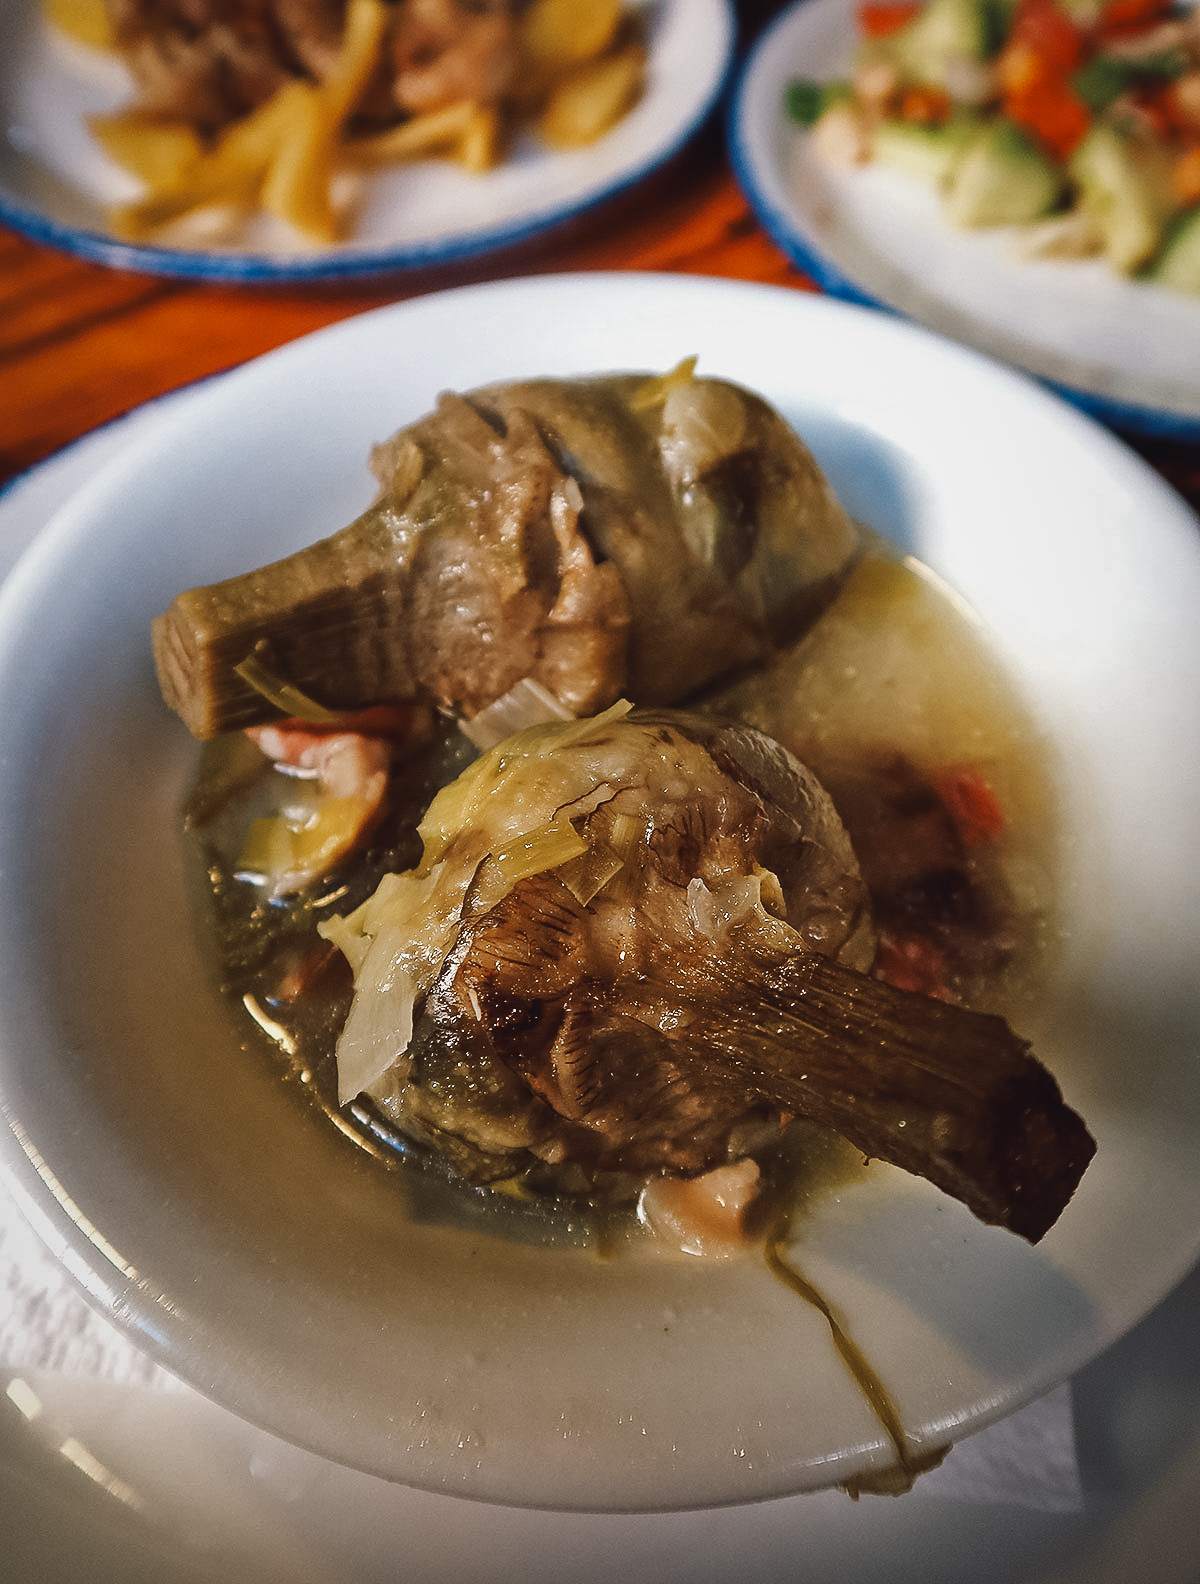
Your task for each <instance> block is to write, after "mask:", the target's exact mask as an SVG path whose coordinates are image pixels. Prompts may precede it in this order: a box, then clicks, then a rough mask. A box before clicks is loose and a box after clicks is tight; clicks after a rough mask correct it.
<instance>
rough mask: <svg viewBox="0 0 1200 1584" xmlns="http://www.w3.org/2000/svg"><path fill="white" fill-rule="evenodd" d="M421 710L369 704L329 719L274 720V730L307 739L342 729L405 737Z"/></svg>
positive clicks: (367, 734)
mask: <svg viewBox="0 0 1200 1584" xmlns="http://www.w3.org/2000/svg"><path fill="white" fill-rule="evenodd" d="M423 713H424V712H423V711H421V708H420V706H419V705H415V704H372V705H371V706H370V707H369V708H368V709H363V710H352V711H351V712H350V713H349V714H347V715H339V716H337V718H336V719H334V720H331V721H309V720H301V719H300V718H299V717H298V716H292V717H290V718H289V719H287V720H279V721H275V722H273V725H274V726H275V727H276V729H277V730H280V731H287V732H295V733H296V734H297V735H298V736H304V737H310V738H318V737H338V736H341V735H342V734H343V733H344V732H354V733H356V734H357V735H358V736H360V737H397V738H404V737H408V736H409V735H410V734H411V733H412V731H413V729H414V727H415V726H418V725H420V724H421V716H422V715H423Z"/></svg>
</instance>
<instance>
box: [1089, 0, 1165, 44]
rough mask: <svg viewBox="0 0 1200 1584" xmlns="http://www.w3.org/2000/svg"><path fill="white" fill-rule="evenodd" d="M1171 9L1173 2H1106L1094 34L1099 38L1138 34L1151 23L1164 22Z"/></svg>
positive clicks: (1140, 0) (1119, 0)
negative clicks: (1121, 34)
mask: <svg viewBox="0 0 1200 1584" xmlns="http://www.w3.org/2000/svg"><path fill="white" fill-rule="evenodd" d="M1173 9H1174V0H1108V4H1107V5H1106V6H1105V7H1104V10H1103V11H1102V12H1101V13H1100V20H1099V22H1098V23H1097V24H1096V32H1097V34H1098V35H1100V36H1101V37H1105V36H1108V37H1111V36H1112V35H1113V34H1114V33H1115V34H1120V33H1133V32H1138V31H1140V30H1141V29H1142V28H1146V27H1149V26H1150V24H1151V23H1152V22H1160V21H1164V20H1165V19H1166V18H1167V17H1168V16H1170V14H1171V12H1172V10H1173Z"/></svg>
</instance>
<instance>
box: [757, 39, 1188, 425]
mask: <svg viewBox="0 0 1200 1584" xmlns="http://www.w3.org/2000/svg"><path fill="white" fill-rule="evenodd" d="M782 21H783V18H780V19H779V21H777V22H776V23H774V24H772V26H771V27H768V28H767V30H766V32H764V33H763V34H762V36H761V37H760V38H759V39H758V41H757V43H756V44H755V46H754V48H753V49H752V50H751V51H750V53H749V55H748V56H747V58H746V60H745V61H744V62H743V64H742V67H741V69H740V71H739V73H738V75H737V80H736V81H735V82H734V83H732V84H731V86H730V89H729V93H728V96H727V110H726V134H727V136H726V144H727V147H728V150H729V159H730V163H731V164H732V166H733V172H734V175H735V177H736V178H737V181H738V184H739V186H740V187H741V189H742V191H743V192H744V193H745V194H746V197H747V198H748V199H749V200H750V203H751V205H752V207H753V209H754V212H755V214H756V215H757V216H758V219H759V221H760V223H761V224H762V226H763V228H764V229H765V230H766V231H767V232H768V234H769V235H770V237H771V239H772V240H773V241H774V243H775V245H776V246H777V247H778V248H779V249H780V250H781V251H782V252H783V253H785V254H786V255H787V257H788V258H789V259H790V260H791V261H792V263H793V264H795V265H796V266H797V268H799V269H801V270H803V271H804V273H805V274H806V275H807V276H809V277H810V279H811V280H813V281H814V282H815V283H816V285H817V286H819V287H820V289H821V290H822V291H823V292H826V293H827V294H828V295H829V296H830V297H836V298H837V299H838V300H839V301H840V302H848V303H857V304H858V305H859V306H860V307H862V308H875V309H878V310H879V312H881V313H888V314H893V315H895V316H896V317H897V318H900V319H904V318H911V317H912V316H911V315H906V314H905V313H903V312H902V310H900V309H899V308H894V307H893V306H892V305H891V304H890V303H888V302H885V301H884V300H883V299H882V298H880V297H875V296H873V295H872V294H871V293H870V292H866V291H864V290H863V289H862V287H861V286H859V285H858V284H857V283H856V282H855V281H854V280H853V279H852V278H851V277H850V276H849V275H847V274H845V273H844V271H842V270H841V269H839V268H838V266H837V265H836V264H834V263H833V262H832V260H830V259H828V258H826V256H825V255H824V254H823V253H822V252H821V250H820V248H819V247H818V246H817V245H816V244H815V243H813V242H811V241H809V240H808V239H807V238H806V237H805V236H804V235H803V234H802V233H801V232H799V231H798V230H797V228H796V225H795V223H794V221H793V219H792V217H791V215H790V214H789V213H788V212H787V210H785V209H783V208H781V207H780V206H779V205H778V204H776V203H774V202H773V201H772V200H771V198H770V197H769V196H768V194H767V193H766V192H765V191H764V189H763V187H762V185H761V184H760V182H759V180H758V176H757V172H756V170H755V165H754V160H753V158H752V157H751V155H750V151H749V147H748V145H747V141H746V137H745V124H744V123H745V115H744V100H745V94H746V88H747V83H748V80H749V76H750V73H751V71H752V69H753V66H754V63H755V60H756V59H757V57H758V55H759V53H760V52H761V51H762V50H763V49H764V48H766V47H768V45H769V43H770V37H771V34H772V32H773V31H774V29H775V28H776V27H778V26H781V25H782ZM913 322H914V323H916V322H918V321H916V320H913ZM1024 372H1026V373H1029V374H1031V375H1032V377H1033V378H1035V379H1036V380H1037V381H1038V383H1039V384H1041V385H1044V386H1045V387H1046V389H1047V390H1051V391H1054V392H1055V393H1056V394H1057V395H1059V396H1061V397H1062V398H1063V399H1064V400H1065V401H1068V402H1070V403H1071V404H1072V406H1075V407H1078V408H1079V409H1080V411H1081V412H1085V413H1087V414H1088V416H1089V417H1092V418H1096V419H1099V420H1100V421H1101V422H1102V423H1106V424H1108V425H1110V426H1111V427H1112V428H1114V429H1125V430H1127V431H1129V432H1131V433H1134V434H1139V435H1145V436H1148V437H1150V438H1152V439H1156V440H1176V441H1185V442H1187V441H1200V417H1192V416H1189V415H1188V414H1187V413H1176V412H1171V411H1170V410H1169V409H1160V408H1154V407H1144V406H1142V405H1140V404H1139V403H1136V402H1125V401H1119V400H1118V399H1117V398H1115V397H1112V396H1101V395H1099V394H1098V393H1097V392H1095V391H1089V390H1085V389H1083V388H1082V387H1078V386H1073V385H1067V384H1064V383H1062V382H1060V381H1058V380H1052V379H1048V378H1046V377H1045V376H1044V375H1040V374H1037V373H1036V371H1033V370H1028V369H1026V370H1024Z"/></svg>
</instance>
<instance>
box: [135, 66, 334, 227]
mask: <svg viewBox="0 0 1200 1584" xmlns="http://www.w3.org/2000/svg"><path fill="white" fill-rule="evenodd" d="M313 92H314V90H313V89H312V88H310V87H309V86H308V84H306V83H300V82H294V83H287V84H286V85H285V86H284V87H283V88H281V89H280V90H279V92H278V93H276V94H273V95H272V97H271V98H270V99H268V100H267V101H266V102H265V103H264V104H261V105H260V106H259V107H258V109H257V110H253V111H251V113H250V114H249V115H248V116H246V117H244V119H243V120H241V121H237V122H235V123H234V125H233V126H231V127H230V129H229V131H228V132H226V133H225V135H224V136H223V137H222V138H221V139H220V141H219V142H218V143H217V144H216V145H215V146H214V147H213V148H211V149H208V150H203V151H201V153H200V154H199V155H198V157H197V158H195V159H193V160H190V161H188V162H187V163H185V164H184V165H183V166H182V167H181V168H180V169H179V170H177V171H176V173H175V174H174V175H173V176H172V177H170V178H169V179H167V180H164V181H163V182H162V184H161V185H151V186H150V190H149V191H148V192H147V193H146V195H145V196H144V197H142V198H138V199H135V200H134V202H133V203H128V204H122V205H119V206H118V207H116V208H115V209H113V210H112V211H111V213H110V215H109V224H110V225H111V226H112V229H113V230H114V231H115V232H116V234H117V235H118V236H120V237H124V238H126V239H127V240H128V241H143V240H145V239H147V238H149V237H152V236H153V235H154V234H155V232H157V231H158V230H159V229H160V228H161V227H163V226H167V225H171V224H173V223H174V222H175V221H177V220H179V219H180V218H181V216H183V215H186V214H189V213H190V212H191V211H193V210H196V209H209V208H220V209H222V210H225V211H229V212H231V213H232V214H234V215H235V216H236V214H237V213H239V212H242V213H248V212H250V211H251V210H253V209H254V208H255V206H256V205H257V203H258V200H259V194H260V191H261V189H262V183H263V178H264V177H265V175H266V173H267V170H268V169H269V167H270V165H271V162H272V161H273V160H274V159H275V157H276V155H277V154H278V152H279V149H280V148H281V146H282V145H283V144H284V143H285V142H286V140H287V138H288V136H289V134H290V129H291V126H292V124H293V122H294V120H295V118H296V116H297V114H298V113H299V106H300V105H302V104H303V102H304V101H305V99H307V98H308V97H309V96H310V95H311V94H312V93H313Z"/></svg>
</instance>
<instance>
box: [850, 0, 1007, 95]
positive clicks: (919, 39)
mask: <svg viewBox="0 0 1200 1584" xmlns="http://www.w3.org/2000/svg"><path fill="white" fill-rule="evenodd" d="M993 31H994V23H993V19H992V8H991V5H990V3H989V0H929V4H928V5H927V6H926V7H925V8H924V10H922V11H920V12H918V13H917V15H916V16H915V17H913V19H912V21H911V22H908V23H906V24H905V26H904V27H902V28H900V29H899V30H898V31H897V32H895V33H892V34H891V35H889V36H888V37H887V38H885V39H881V40H879V41H877V42H878V45H879V49H880V52H881V53H885V54H886V55H887V56H888V57H889V58H890V59H891V60H893V61H895V63H896V65H897V66H898V67H899V69H900V71H901V72H902V73H903V74H904V76H905V77H908V78H911V79H913V80H914V81H916V82H922V83H930V84H932V85H934V86H935V87H939V88H944V87H946V85H947V75H948V74H949V75H950V76H953V72H954V65H953V63H954V62H956V61H973V62H978V61H982V60H984V59H985V58H986V56H987V55H988V53H989V52H990V50H991V49H992V48H993V37H992V35H993Z"/></svg>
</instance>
